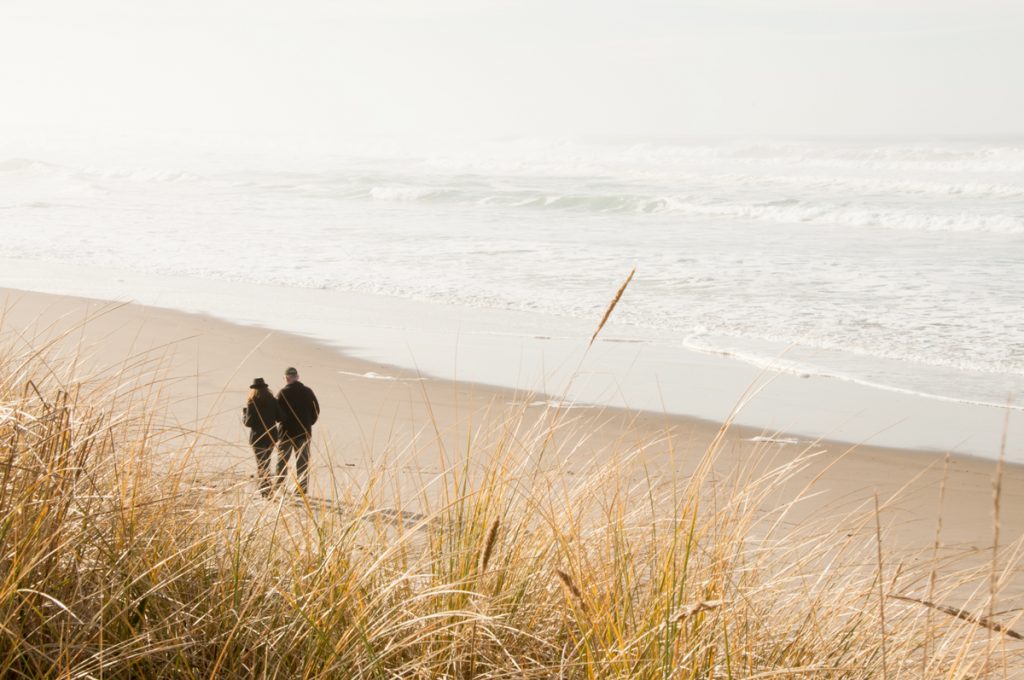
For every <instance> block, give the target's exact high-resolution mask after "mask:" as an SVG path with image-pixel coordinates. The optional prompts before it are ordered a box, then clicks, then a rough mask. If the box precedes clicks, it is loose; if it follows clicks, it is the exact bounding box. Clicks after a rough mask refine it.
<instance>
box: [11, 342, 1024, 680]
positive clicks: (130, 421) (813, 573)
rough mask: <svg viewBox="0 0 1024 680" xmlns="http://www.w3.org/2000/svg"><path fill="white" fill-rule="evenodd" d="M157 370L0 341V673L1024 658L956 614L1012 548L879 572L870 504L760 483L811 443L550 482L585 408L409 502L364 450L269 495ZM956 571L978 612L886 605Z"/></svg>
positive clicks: (496, 448)
mask: <svg viewBox="0 0 1024 680" xmlns="http://www.w3.org/2000/svg"><path fill="white" fill-rule="evenodd" d="M158 363H159V362H157V361H155V360H151V359H149V358H135V359H132V360H131V361H128V362H126V363H125V364H123V365H120V366H118V367H113V368H112V369H111V370H108V371H101V372H98V373H94V374H91V375H78V374H77V371H78V369H77V366H78V365H79V362H78V361H76V359H75V358H74V357H73V356H72V357H66V358H61V357H60V356H59V353H58V352H57V351H56V350H54V349H53V347H48V346H42V347H31V348H24V347H19V346H16V344H10V345H9V346H8V347H7V348H5V349H4V351H3V353H2V357H0V545H2V551H0V630H2V636H0V675H2V676H3V677H25V678H47V677H54V678H57V677H59V678H100V677H102V678H139V677H163V678H177V677H182V678H233V677H238V678H243V677H244V678H272V677H279V678H293V677H310V678H312V677H359V678H382V679H383V678H445V677H450V678H497V677H514V678H554V677H564V678H625V677H630V678H632V677H636V678H687V679H689V678H775V677H801V678H802V677H808V678H964V679H966V678H983V677H994V678H1000V677H1012V676H1013V675H1014V672H1015V671H1016V670H1017V669H1018V668H1019V667H1020V665H1021V663H1022V661H1024V656H1022V652H1021V650H1022V648H1021V647H1020V646H1019V643H1018V642H1017V641H1016V640H1013V639H1011V638H1009V637H1007V636H1006V635H1004V634H1003V632H1001V631H1000V630H999V629H993V628H992V626H986V625H985V622H986V621H987V619H984V620H981V619H978V618H977V617H978V616H981V615H982V614H985V615H986V616H988V614H989V609H990V607H988V606H987V602H986V600H985V598H984V595H986V594H987V593H988V589H989V587H990V584H991V583H996V584H998V583H999V582H1000V578H1002V577H1004V576H1005V575H1006V574H1010V573H1012V572H1013V570H1015V569H1017V568H1018V566H1019V560H1018V559H1017V557H1015V555H1016V554H1017V553H1016V552H1014V551H1013V550H1007V551H1004V552H1003V553H1001V554H1000V559H999V560H998V561H997V560H995V559H993V565H995V564H998V573H994V574H988V573H986V572H984V571H983V570H975V571H970V570H967V571H964V570H959V571H954V570H952V569H951V568H947V565H945V564H943V563H940V562H939V558H938V557H937V556H936V557H935V559H933V560H925V561H922V562H920V563H917V564H907V563H900V562H899V560H897V559H895V558H894V557H892V556H891V553H890V551H889V550H888V544H887V539H886V535H885V532H884V530H883V524H884V523H883V522H881V521H879V515H878V513H876V512H875V511H874V509H873V508H872V509H869V510H867V511H865V512H864V513H863V515H862V516H859V517H853V518H851V521H850V523H849V524H847V525H846V527H845V528H844V529H843V530H841V531H840V530H839V529H837V528H836V527H835V525H834V524H832V525H819V524H815V523H813V522H811V521H808V522H805V523H802V524H800V525H797V526H793V525H792V524H791V523H789V522H787V521H786V520H787V517H788V515H787V512H788V511H789V509H790V508H791V507H792V505H791V502H792V501H793V500H794V499H792V498H788V497H787V498H786V499H785V502H780V495H781V494H782V493H783V488H784V487H785V486H786V484H787V482H788V481H790V480H791V479H793V476H794V475H795V474H796V473H797V472H798V471H799V470H800V469H801V467H802V466H803V465H805V464H806V463H807V459H798V460H795V461H783V462H780V463H779V464H777V465H773V464H771V463H770V461H768V460H767V459H765V460H758V461H753V460H752V461H748V463H747V464H745V465H743V466H741V467H740V468H738V469H732V470H727V471H726V472H725V473H723V472H722V471H721V470H719V469H717V468H716V466H715V464H714V463H715V460H716V457H717V456H718V453H719V451H718V446H720V443H721V440H716V441H715V442H713V443H712V444H711V445H710V446H709V448H708V450H707V451H706V452H705V454H704V456H703V458H702V459H701V460H700V461H698V462H697V464H696V465H695V466H693V467H692V468H691V471H690V472H688V473H686V474H685V475H684V474H682V473H678V474H673V475H670V476H668V477H661V478H658V477H654V476H653V475H651V474H650V473H649V471H647V470H646V469H645V467H644V466H643V464H642V455H641V454H642V453H643V450H644V448H645V447H646V446H648V445H651V444H653V442H642V441H641V442H637V443H635V444H633V445H630V446H623V448H622V450H621V451H619V452H618V455H617V456H616V457H614V460H613V462H611V463H608V464H604V465H598V464H596V463H595V464H592V465H588V466H578V465H577V466H575V469H574V473H575V474H572V475H570V474H567V472H568V471H567V470H566V469H564V465H562V464H560V463H554V462H552V461H563V460H566V459H571V458H572V455H571V454H572V453H573V452H574V451H575V450H576V447H577V446H578V445H579V442H580V440H581V439H583V438H585V437H586V432H585V431H584V430H582V429H580V428H582V427H583V426H582V425H581V424H580V423H579V422H574V421H572V420H571V419H570V418H569V417H568V416H567V415H566V414H565V413H560V412H559V413H555V412H552V413H551V414H550V417H549V418H546V419H540V420H528V419H526V418H523V417H522V413H521V412H516V411H514V410H513V411H510V412H508V413H507V414H506V416H505V417H503V418H496V419H493V420H492V421H491V422H489V423H487V424H486V425H484V426H483V427H481V428H479V429H478V430H476V431H474V433H473V436H472V437H471V438H470V439H469V440H468V441H467V442H466V450H465V451H461V452H459V453H457V454H456V453H453V452H449V451H439V452H438V457H439V458H440V459H442V461H443V471H442V473H441V474H440V475H438V476H437V477H436V478H434V479H431V480H427V481H426V482H425V483H424V484H423V486H422V488H421V489H418V490H417V494H416V497H415V498H414V499H410V498H408V495H407V493H408V492H407V491H405V492H403V493H404V494H406V496H405V497H404V498H403V497H399V496H400V494H399V491H398V489H399V488H400V486H399V485H397V484H395V483H394V469H393V468H392V467H390V466H388V465H384V464H381V465H380V466H379V467H376V468H373V469H370V470H368V471H367V475H366V477H365V478H364V481H363V482H360V483H358V484H350V485H347V486H346V485H341V486H342V487H343V490H342V491H339V492H338V493H336V494H335V496H334V497H332V498H329V499H320V498H302V497H298V496H292V495H291V494H279V495H278V496H277V497H276V499H275V500H274V501H273V502H264V501H262V500H261V499H260V498H259V496H258V494H257V492H256V490H255V486H254V485H253V484H252V483H251V482H248V481H242V482H238V483H233V482H232V483H220V484H212V483H210V482H211V480H210V479H209V478H207V477H203V476H199V475H197V474H196V473H195V469H194V468H193V467H192V466H190V465H188V461H189V460H191V458H192V456H193V455H194V452H195V451H196V450H197V447H199V446H200V445H203V446H211V445H212V446H216V443H212V444H211V443H210V442H205V443H204V442H203V438H204V433H203V432H201V431H182V430H181V429H178V428H173V427H169V426H167V425H165V424H164V423H165V420H164V419H163V417H162V410H161V409H162V404H163V402H164V400H165V399H166V397H165V395H164V393H163V392H162V389H161V386H162V385H163V384H164V382H163V379H162V378H160V377H159V375H160V374H159V371H158V370H157V368H158V365H157V364H158ZM574 428H575V429H574ZM554 431H557V432H558V436H552V433H553V432H554ZM659 444H660V445H661V446H667V447H668V448H669V449H671V444H672V443H671V441H668V442H660V443H659ZM411 501H414V504H415V505H416V507H417V508H418V510H417V511H416V512H402V510H403V509H404V508H407V507H409V506H410V502H411ZM880 512H884V508H883V510H881V511H880ZM850 526H853V527H855V530H852V531H851V530H850V529H849V527H850ZM1011 548H1012V546H1011ZM993 568H996V567H995V566H993ZM990 576H991V578H990ZM975 587H976V588H977V593H978V594H979V595H978V597H977V598H975V600H974V602H975V604H976V605H977V606H976V607H975V611H974V612H973V613H971V612H966V613H967V614H968V616H975V618H974V619H973V620H972V619H970V618H965V617H963V616H953V615H949V614H948V613H944V612H942V611H941V610H937V609H936V608H935V607H933V606H928V605H927V604H922V602H920V601H913V600H908V599H907V598H915V597H916V598H918V599H919V600H925V601H926V602H927V603H935V602H943V601H945V600H947V599H950V598H952V597H953V594H954V593H962V592H963V591H964V590H965V588H966V589H968V590H970V589H971V588H975ZM991 587H993V588H995V587H996V586H991ZM897 595H898V596H899V597H898V598H897V597H896V596H897ZM961 599H962V598H961ZM995 616H996V615H995V614H993V618H995ZM883 617H884V630H885V632H884V634H883ZM989 623H991V621H989ZM1014 624H1015V619H1014V618H1013V615H1012V614H1010V615H1008V616H1007V615H1004V616H1003V617H1002V619H1001V621H1000V624H999V625H1000V626H1004V627H1008V628H1012V626H1013V625H1014Z"/></svg>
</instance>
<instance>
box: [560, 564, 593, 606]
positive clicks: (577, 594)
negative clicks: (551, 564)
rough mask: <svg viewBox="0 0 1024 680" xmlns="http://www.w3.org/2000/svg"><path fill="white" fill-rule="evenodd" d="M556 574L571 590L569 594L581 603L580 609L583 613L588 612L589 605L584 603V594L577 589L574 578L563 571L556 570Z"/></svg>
mask: <svg viewBox="0 0 1024 680" xmlns="http://www.w3.org/2000/svg"><path fill="white" fill-rule="evenodd" d="M555 574H557V575H558V578H559V579H561V581H562V583H563V584H564V585H565V587H566V588H568V589H569V592H570V593H572V595H573V597H575V598H576V601H577V602H579V605H580V608H581V609H582V610H583V611H587V603H586V602H584V601H583V593H581V592H580V589H579V588H577V587H576V584H575V583H573V580H572V577H571V576H569V574H567V573H565V572H564V571H562V570H561V569H555Z"/></svg>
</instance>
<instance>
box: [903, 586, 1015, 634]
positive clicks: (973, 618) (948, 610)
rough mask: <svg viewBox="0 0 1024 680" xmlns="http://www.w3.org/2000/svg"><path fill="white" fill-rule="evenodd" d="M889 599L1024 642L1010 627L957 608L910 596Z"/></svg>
mask: <svg viewBox="0 0 1024 680" xmlns="http://www.w3.org/2000/svg"><path fill="white" fill-rule="evenodd" d="M889 597H891V598H892V599H894V600H903V601H904V602H916V603H917V604H922V605H924V606H925V607H929V608H931V609H934V610H936V611H940V612H943V613H944V614H949V615H950V616H955V617H956V618H958V619H961V620H963V621H968V622H970V623H974V624H977V625H979V626H981V627H982V628H987V629H989V630H993V631H996V632H997V633H1002V634H1003V635H1005V636H1007V637H1011V638H1013V639H1014V640H1024V634H1021V633H1018V632H1017V631H1015V630H1013V629H1012V628H1010V627H1009V626H1005V625H1003V624H1001V623H999V622H998V621H993V620H991V619H990V618H988V617H987V616H979V615H977V614H972V613H970V612H968V611H965V610H963V609H957V608H956V607H948V606H946V605H944V604H936V603H935V602H929V601H928V600H922V599H920V598H917V597H910V596H909V595H889Z"/></svg>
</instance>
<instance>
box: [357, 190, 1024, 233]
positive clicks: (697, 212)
mask: <svg viewBox="0 0 1024 680" xmlns="http://www.w3.org/2000/svg"><path fill="white" fill-rule="evenodd" d="M369 196H370V197H371V198H373V199H377V200H385V201H401V202H414V201H438V200H443V201H451V202H453V203H455V204H460V203H462V204H468V205H478V206H491V207H504V208H523V209H539V210H559V211H581V212H595V213H612V214H615V213H623V214H673V215H680V216H687V217H704V218H714V219H731V220H743V221H755V222H772V223H785V224H799V223H809V224H824V225H837V226H849V227H877V228H883V229H895V230H912V231H947V232H988V233H996V234H1024V210H1022V214H1020V215H1009V214H998V213H996V214H979V213H972V212H968V211H966V210H960V211H957V212H945V213H939V212H934V213H926V212H914V211H909V210H901V209H893V208H882V207H867V206H865V207H859V206H854V207H850V206H845V205H836V204H831V203H825V202H822V203H817V204H815V203H813V202H811V203H808V202H804V201H801V200H800V199H797V198H779V199H776V200H768V201H763V202H756V203H755V202H750V203H742V202H734V203H733V202H714V201H711V200H707V199H702V198H701V197H700V196H699V195H696V194H694V195H682V196H679V195H664V196H657V195H648V194H616V193H609V194H596V193H567V194H553V193H548V192H543V191H531V190H510V191H504V192H484V193H476V192H470V191H457V190H454V189H438V188H435V187H410V186H401V187H381V186H378V187H374V188H373V189H372V190H371V191H370V192H369Z"/></svg>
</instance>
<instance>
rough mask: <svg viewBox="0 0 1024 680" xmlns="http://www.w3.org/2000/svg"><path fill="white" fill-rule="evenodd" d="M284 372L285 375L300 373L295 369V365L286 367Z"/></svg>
mask: <svg viewBox="0 0 1024 680" xmlns="http://www.w3.org/2000/svg"><path fill="white" fill-rule="evenodd" d="M284 374H285V375H298V374H299V372H298V371H297V370H296V369H295V367H294V366H289V367H288V368H286V369H284Z"/></svg>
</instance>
